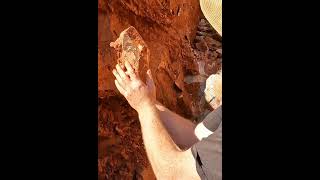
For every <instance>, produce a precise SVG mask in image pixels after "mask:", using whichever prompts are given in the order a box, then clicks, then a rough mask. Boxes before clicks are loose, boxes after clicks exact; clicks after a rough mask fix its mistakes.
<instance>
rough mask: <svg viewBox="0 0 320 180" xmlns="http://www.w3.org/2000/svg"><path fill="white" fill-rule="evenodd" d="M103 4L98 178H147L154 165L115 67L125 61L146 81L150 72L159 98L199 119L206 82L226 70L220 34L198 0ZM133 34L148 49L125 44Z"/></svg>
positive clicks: (107, 0)
mask: <svg viewBox="0 0 320 180" xmlns="http://www.w3.org/2000/svg"><path fill="white" fill-rule="evenodd" d="M98 2H99V13H98V90H99V93H98V94H99V112H98V113H99V121H98V125H99V134H98V135H99V159H98V161H99V179H146V177H145V176H144V175H143V174H149V175H148V177H149V178H148V179H154V178H153V177H152V172H151V173H148V172H145V169H150V165H149V163H148V160H147V157H146V153H145V151H144V146H143V142H142V139H141V132H140V125H139V121H138V118H137V114H136V112H135V111H134V110H133V109H132V108H131V107H130V106H129V105H128V103H127V102H126V101H125V99H124V98H123V97H122V95H120V93H119V92H118V90H117V89H116V87H115V85H114V79H115V78H114V76H113V74H112V69H114V68H115V65H116V64H117V63H118V62H119V57H121V56H125V57H126V59H128V61H130V62H131V63H132V65H133V66H134V67H135V68H136V70H138V71H139V73H142V75H141V74H140V75H141V76H142V77H143V76H144V75H143V74H144V73H146V69H148V68H150V69H151V73H152V76H153V79H154V81H155V85H156V89H157V100H158V101H159V102H161V103H162V104H164V105H165V106H166V107H168V108H169V109H171V110H172V111H174V112H177V113H178V114H180V115H182V116H184V117H186V118H189V119H191V120H194V121H197V120H198V119H201V117H203V116H204V115H205V114H206V113H207V112H208V107H207V104H206V103H205V98H204V95H203V90H204V89H205V80H206V78H207V77H208V76H209V75H210V74H213V73H216V72H217V70H218V69H219V68H220V66H221V60H222V50H221V37H219V36H218V35H217V34H216V33H215V31H214V30H213V29H212V27H211V26H210V25H208V23H207V22H206V20H205V19H201V18H203V16H202V14H201V10H200V5H199V0H99V1H98ZM134 29H135V30H136V32H138V34H139V36H140V37H139V36H138V39H143V42H144V43H143V42H141V41H139V43H136V42H134V43H133V44H135V45H134V46H133V47H135V48H137V49H136V50H139V45H137V44H140V45H142V46H143V48H142V51H141V52H139V53H138V54H136V53H132V52H131V53H130V50H128V49H126V46H123V43H124V41H123V40H124V39H125V38H124V37H125V36H124V34H127V35H128V34H129V35H128V36H127V38H128V37H129V41H127V42H130V41H131V44H132V40H134V39H136V38H132V37H133V36H134V35H135V34H136V33H135V30H134ZM125 30H126V31H125ZM123 31H125V33H123V34H122V33H121V32H123ZM130 32H131V33H132V35H133V36H131V35H130ZM136 35H137V34H136ZM119 36H120V37H122V41H121V38H119V39H118V37H119ZM136 37H137V36H136ZM117 39H118V40H117ZM111 42H115V44H113V43H112V46H114V47H116V48H112V47H110V43H111ZM121 44H122V46H118V45H121ZM129 44H130V43H129ZM120 47H121V49H119V48H120ZM145 47H146V48H145ZM123 50H125V51H126V52H129V53H124V54H123V53H121V52H123ZM145 50H146V51H145ZM147 50H148V52H147ZM144 54H147V56H145V55H144ZM139 55H140V59H139V60H138V61H137V59H138V58H136V57H138V56H139ZM141 55H142V56H141ZM130 57H132V58H130ZM150 174H151V175H150Z"/></svg>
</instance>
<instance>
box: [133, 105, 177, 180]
mask: <svg viewBox="0 0 320 180" xmlns="http://www.w3.org/2000/svg"><path fill="white" fill-rule="evenodd" d="M138 114H139V119H140V123H141V130H142V135H143V141H144V144H145V148H146V152H147V155H148V158H149V161H150V163H151V165H152V168H153V170H154V173H155V174H156V176H157V178H158V179H172V177H173V175H175V174H181V172H180V169H179V166H178V164H179V163H181V162H177V160H178V159H179V156H181V155H182V154H183V152H182V151H181V150H180V149H179V148H178V147H177V146H176V144H175V143H174V142H173V140H172V139H171V137H170V135H169V133H168V132H167V130H166V128H165V127H164V125H163V124H162V122H161V120H160V114H159V111H158V109H157V108H156V106H155V105H154V104H152V103H149V104H147V105H144V106H143V108H142V109H141V110H139V111H138Z"/></svg>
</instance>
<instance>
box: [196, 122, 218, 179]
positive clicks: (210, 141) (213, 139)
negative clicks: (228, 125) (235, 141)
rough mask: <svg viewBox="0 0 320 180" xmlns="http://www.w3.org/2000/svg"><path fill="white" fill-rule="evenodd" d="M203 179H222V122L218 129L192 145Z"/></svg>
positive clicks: (198, 170) (199, 172)
mask: <svg viewBox="0 0 320 180" xmlns="http://www.w3.org/2000/svg"><path fill="white" fill-rule="evenodd" d="M191 151H192V155H193V157H194V158H195V160H196V168H197V172H198V174H199V176H200V177H201V179H205V180H221V179H222V122H221V123H220V124H219V127H218V128H217V130H216V131H215V132H214V133H213V134H211V135H210V136H208V137H207V138H203V139H202V140H201V141H199V142H198V143H196V144H194V145H193V146H192V147H191Z"/></svg>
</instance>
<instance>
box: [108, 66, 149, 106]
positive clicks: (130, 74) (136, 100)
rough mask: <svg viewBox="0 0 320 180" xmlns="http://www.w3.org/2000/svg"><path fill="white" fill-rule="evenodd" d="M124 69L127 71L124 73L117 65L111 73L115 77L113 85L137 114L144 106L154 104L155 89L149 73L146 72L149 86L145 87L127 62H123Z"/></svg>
mask: <svg viewBox="0 0 320 180" xmlns="http://www.w3.org/2000/svg"><path fill="white" fill-rule="evenodd" d="M125 67H126V69H127V71H126V72H124V70H123V69H122V68H121V67H120V65H119V64H117V65H116V69H114V70H113V71H112V73H113V75H114V76H115V77H116V80H115V85H116V87H117V89H118V90H119V92H120V93H121V94H122V95H123V96H124V97H125V98H126V99H127V101H128V103H129V104H130V106H131V107H132V108H134V109H135V110H136V111H138V112H139V111H140V110H141V108H143V106H144V105H146V104H148V103H151V104H154V100H155V88H154V83H153V80H152V79H150V77H151V73H150V70H148V73H147V74H148V76H149V77H148V78H147V84H148V85H149V86H147V85H146V84H145V83H144V82H142V80H141V79H140V77H139V75H138V74H136V73H135V71H134V69H133V68H132V66H131V65H130V64H129V63H128V62H125Z"/></svg>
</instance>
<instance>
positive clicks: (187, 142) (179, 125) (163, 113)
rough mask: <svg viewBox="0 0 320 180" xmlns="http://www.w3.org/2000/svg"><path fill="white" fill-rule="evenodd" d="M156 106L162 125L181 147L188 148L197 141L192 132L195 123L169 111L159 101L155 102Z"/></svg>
mask: <svg viewBox="0 0 320 180" xmlns="http://www.w3.org/2000/svg"><path fill="white" fill-rule="evenodd" d="M156 108H157V109H158V112H159V116H160V119H161V121H162V123H163V125H164V127H165V128H166V129H167V131H168V132H169V134H170V136H171V138H172V139H173V141H174V142H175V143H176V144H177V145H178V146H179V147H180V148H181V149H188V148H189V147H191V146H192V145H193V144H195V143H196V142H198V141H199V140H198V139H197V137H196V136H195V134H194V130H195V127H196V125H195V124H193V123H192V122H191V121H189V120H187V119H185V118H183V117H181V116H179V115H178V114H176V113H174V112H172V111H170V110H169V109H167V108H166V107H164V106H163V105H162V104H160V103H159V102H156Z"/></svg>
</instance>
